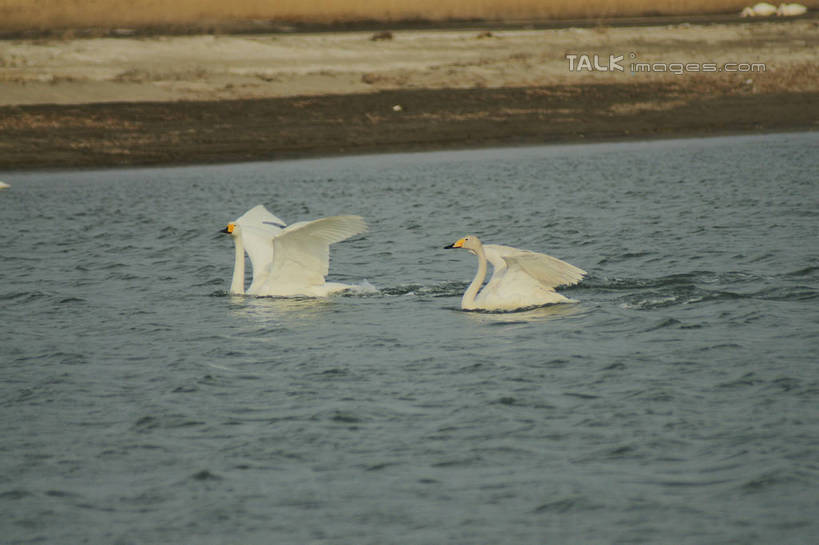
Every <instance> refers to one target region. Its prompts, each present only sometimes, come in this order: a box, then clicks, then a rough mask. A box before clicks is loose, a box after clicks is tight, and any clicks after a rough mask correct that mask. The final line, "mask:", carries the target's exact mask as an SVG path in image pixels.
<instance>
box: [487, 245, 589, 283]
mask: <svg viewBox="0 0 819 545" xmlns="http://www.w3.org/2000/svg"><path fill="white" fill-rule="evenodd" d="M489 246H491V247H492V251H493V252H494V253H496V254H497V255H499V256H500V257H501V258H502V259H503V260H504V261H505V262H506V265H507V267H508V268H509V273H510V275H511V274H512V273H516V272H523V273H525V274H526V275H528V276H530V277H532V278H534V279H535V280H537V281H538V282H539V283H540V284H541V285H542V286H544V287H546V288H556V287H558V286H571V285H573V284H577V283H578V282H580V280H582V279H583V277H584V276H585V275H586V271H584V270H583V269H580V268H578V267H575V266H574V265H571V264H569V263H566V262H565V261H562V260H560V259H558V258H556V257H552V256H550V255H546V254H539V253H537V252H530V251H528V250H520V249H518V248H512V247H511V246H500V245H497V244H492V245H489ZM484 248H486V246H484ZM488 256H489V253H488V252H487V259H488Z"/></svg>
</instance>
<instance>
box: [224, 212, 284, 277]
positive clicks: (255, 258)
mask: <svg viewBox="0 0 819 545" xmlns="http://www.w3.org/2000/svg"><path fill="white" fill-rule="evenodd" d="M233 223H235V224H236V225H238V226H239V227H240V229H239V236H240V237H242V245H243V246H244V249H245V251H246V252H247V255H248V257H250V262H251V264H252V265H253V280H252V281H251V284H250V287H249V288H248V292H250V293H253V292H255V291H258V290H259V289H260V288H261V286H262V285H264V283H265V282H266V281H267V279H268V277H269V276H270V264H271V263H272V262H273V237H275V236H276V235H277V234H279V233H281V232H282V230H283V229H284V228H285V227H286V225H287V224H286V223H285V222H284V221H283V220H281V219H279V218H278V217H276V216H275V215H273V214H272V213H271V212H270V211H269V210H267V208H265V207H264V206H263V205H261V204H259V205H256V206H254V207H253V208H251V209H250V210H248V211H247V212H245V213H244V214H242V215H241V216H239V217H238V218H237V219H236V221H234V222H233Z"/></svg>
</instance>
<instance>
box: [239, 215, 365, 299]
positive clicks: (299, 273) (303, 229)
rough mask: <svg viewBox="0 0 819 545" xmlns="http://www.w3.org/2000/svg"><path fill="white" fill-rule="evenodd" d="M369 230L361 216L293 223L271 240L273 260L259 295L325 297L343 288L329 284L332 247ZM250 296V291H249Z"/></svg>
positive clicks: (335, 217)
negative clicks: (325, 278) (324, 295)
mask: <svg viewBox="0 0 819 545" xmlns="http://www.w3.org/2000/svg"><path fill="white" fill-rule="evenodd" d="M366 230H367V224H366V223H365V222H364V219H363V218H361V217H359V216H332V217H329V218H321V219H317V220H313V221H301V222H298V223H294V224H293V225H290V226H289V227H287V228H285V229H284V230H282V231H281V232H280V233H278V234H276V236H274V237H273V238H272V246H273V260H272V263H271V265H270V271H269V274H268V278H267V280H266V281H265V283H264V285H262V286H260V289H259V290H258V291H259V293H258V295H295V294H301V295H323V294H325V293H324V292H325V290H324V289H323V287H324V286H326V287H327V290H329V292H332V291H338V290H339V289H344V288H346V287H347V286H344V285H342V284H326V285H325V282H324V277H325V276H326V275H327V273H328V272H329V268H330V245H331V244H335V243H336V242H341V241H342V240H345V239H348V238H350V237H351V236H354V235H357V234H359V233H362V232H364V231H366ZM249 293H250V292H249Z"/></svg>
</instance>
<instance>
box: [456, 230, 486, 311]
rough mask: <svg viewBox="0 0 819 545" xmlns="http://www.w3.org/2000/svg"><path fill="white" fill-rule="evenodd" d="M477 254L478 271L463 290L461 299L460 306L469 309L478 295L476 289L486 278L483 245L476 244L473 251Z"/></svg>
mask: <svg viewBox="0 0 819 545" xmlns="http://www.w3.org/2000/svg"><path fill="white" fill-rule="evenodd" d="M475 253H476V254H477V256H478V272H477V273H476V274H475V278H474V279H473V280H472V283H471V284H469V287H468V288H466V291H465V292H464V296H463V299H461V308H465V309H471V308H476V307H475V297H477V295H478V290H480V289H481V286H482V285H483V281H484V279H485V278H486V254H485V253H484V251H483V246H478V249H477V251H476V252H475Z"/></svg>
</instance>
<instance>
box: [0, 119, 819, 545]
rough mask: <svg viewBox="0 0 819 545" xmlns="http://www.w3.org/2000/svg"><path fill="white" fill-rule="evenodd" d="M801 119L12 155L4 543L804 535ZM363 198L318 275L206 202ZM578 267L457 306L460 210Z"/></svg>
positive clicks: (812, 175)
mask: <svg viewBox="0 0 819 545" xmlns="http://www.w3.org/2000/svg"><path fill="white" fill-rule="evenodd" d="M818 152H819V133H808V134H790V135H769V136H759V137H738V138H719V139H700V140H677V141H658V142H650V143H625V144H597V145H578V146H553V147H536V148H523V149H499V150H481V151H467V152H446V153H424V154H408V155H379V156H367V157H350V158H334V159H322V160H304V161H292V162H278V163H254V164H240V165H228V166H215V167H189V168H167V169H133V170H97V171H79V172H78V171H73V172H42V173H17V174H11V173H6V174H5V175H3V176H2V178H1V179H3V180H4V181H6V182H8V183H10V184H11V185H12V188H11V189H9V190H7V191H4V192H2V193H0V219H2V225H3V227H4V234H3V240H2V243H0V272H2V284H0V323H1V324H2V326H1V327H2V333H0V393H1V394H2V396H1V397H0V411H2V412H0V417H1V418H0V435H1V436H2V438H3V440H2V442H1V443H0V513H2V515H0V534H2V536H3V538H2V541H3V542H4V543H166V544H167V543H191V544H193V543H196V544H208V543H213V544H227V543H236V544H239V543H241V544H269V543H288V544H308V543H332V544H336V543H337V544H347V543H349V544H374V545H376V544H377V545H382V544H391V543H395V544H424V545H427V544H437V543H463V544H474V543H486V544H510V545H513V544H514V545H523V544H536V543H537V544H540V543H565V544H569V543H584V544H598V543H600V544H602V543H618V544H619V543H651V544H654V543H674V544H705V543H708V544H720V543H724V544H729V543H730V544H742V543H748V544H760V543H778V544H782V543H794V544H796V543H800V544H802V543H813V542H815V538H816V536H817V535H819V522H817V517H816V515H817V512H819V492H817V491H818V490H819V461H818V460H819V456H817V453H819V448H818V447H819V414H818V413H819V411H818V408H819V367H818V366H817V353H819V180H818V179H817V173H819V153H818ZM259 203H261V204H264V205H266V206H267V207H268V208H269V209H270V210H271V211H273V212H274V213H275V214H277V215H279V216H280V217H282V218H283V219H284V220H286V221H288V222H294V221H298V220H303V219H313V218H317V217H321V216H325V215H334V214H351V213H354V214H360V215H362V216H364V217H365V218H366V219H367V220H368V222H369V224H370V230H369V232H368V233H366V234H364V235H361V236H357V237H355V238H353V239H351V240H349V241H347V242H344V243H341V244H339V245H337V246H334V249H333V253H332V263H331V276H330V279H332V280H335V281H342V282H352V283H360V282H363V281H364V280H367V281H368V282H369V283H371V284H372V285H374V286H375V287H376V289H377V291H375V292H371V293H363V294H357V295H352V296H341V297H334V298H331V299H328V300H323V301H314V300H284V299H272V298H251V297H232V296H228V295H227V294H226V289H227V287H228V284H229V281H230V275H231V270H232V266H233V257H232V256H233V245H232V242H231V240H230V239H229V237H225V236H223V235H219V234H218V231H219V230H220V229H222V228H223V227H224V225H225V224H226V223H227V222H228V221H230V220H232V219H234V218H236V217H237V216H239V215H240V214H241V213H243V212H244V211H245V210H247V209H249V208H250V207H251V206H253V205H255V204H259ZM468 233H472V234H476V235H478V236H480V237H481V238H482V239H483V240H484V241H487V242H493V243H502V244H509V245H512V246H518V247H522V248H527V249H531V250H536V251H541V252H546V253H549V254H552V255H555V256H557V257H560V258H562V259H565V260H567V261H569V262H570V263H572V264H575V265H577V266H579V267H581V268H583V269H586V270H587V271H589V273H590V276H589V277H588V279H587V280H585V281H584V282H583V283H582V284H580V285H579V286H576V287H573V288H570V289H567V290H565V291H564V293H565V294H567V295H568V296H570V297H572V298H573V299H576V300H578V301H579V304H577V305H568V306H567V305H563V306H554V307H551V308H550V307H546V308H542V309H537V310H533V311H527V312H520V313H507V314H489V313H467V312H462V311H460V310H459V306H458V305H459V300H460V295H461V293H462V292H463V290H464V289H465V288H466V286H467V284H468V282H469V281H470V280H471V278H472V276H473V274H474V272H475V268H476V265H477V261H476V260H475V258H474V257H473V256H471V255H469V254H468V253H467V252H461V251H445V250H442V249H441V248H442V246H443V245H445V244H448V243H451V242H453V241H454V240H456V239H457V238H459V237H461V236H463V235H465V234H468Z"/></svg>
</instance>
